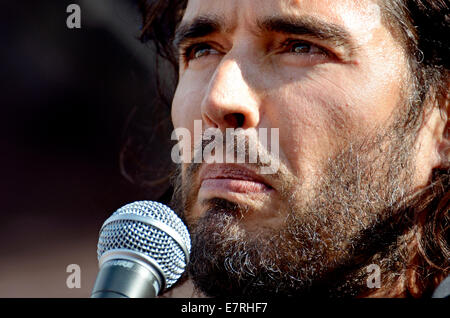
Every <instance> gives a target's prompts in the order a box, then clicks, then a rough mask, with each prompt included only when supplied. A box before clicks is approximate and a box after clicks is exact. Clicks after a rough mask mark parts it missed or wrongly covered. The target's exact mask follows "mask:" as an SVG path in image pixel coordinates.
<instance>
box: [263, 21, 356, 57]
mask: <svg viewBox="0 0 450 318" xmlns="http://www.w3.org/2000/svg"><path fill="white" fill-rule="evenodd" d="M257 26H258V29H259V30H260V31H261V32H275V33H282V34H293V35H303V36H307V37H311V38H315V39H318V40H321V41H326V42H330V43H332V44H333V45H334V46H336V47H343V48H344V50H345V51H346V52H347V53H351V52H353V51H354V50H355V49H356V45H355V42H354V40H353V37H352V36H351V34H350V33H349V32H348V31H347V30H346V29H345V28H344V27H342V26H339V25H336V24H333V23H328V22H325V21H323V20H321V19H319V18H316V17H313V16H309V15H305V16H271V17H267V18H264V19H262V20H259V21H258V22H257Z"/></svg>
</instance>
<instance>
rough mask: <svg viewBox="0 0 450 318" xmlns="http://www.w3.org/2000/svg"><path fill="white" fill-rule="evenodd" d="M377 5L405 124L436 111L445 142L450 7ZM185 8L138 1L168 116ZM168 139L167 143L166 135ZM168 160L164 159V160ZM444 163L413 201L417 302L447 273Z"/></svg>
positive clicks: (400, 0)
mask: <svg viewBox="0 0 450 318" xmlns="http://www.w3.org/2000/svg"><path fill="white" fill-rule="evenodd" d="M379 2H380V6H381V8H382V17H383V23H385V25H386V26H387V27H388V29H389V30H390V32H391V33H392V34H393V36H394V37H395V38H396V39H398V41H400V43H401V44H402V46H403V48H404V50H405V52H406V53H407V57H408V66H409V70H410V75H411V76H410V80H411V81H410V82H411V85H410V86H411V91H412V96H411V103H410V104H411V105H410V107H409V108H408V112H409V113H408V120H407V124H408V125H409V126H410V127H412V126H414V127H418V125H420V124H421V118H423V116H422V115H423V113H424V111H426V108H425V105H433V107H439V108H440V110H441V116H442V117H443V119H444V120H446V121H447V124H446V137H447V138H448V137H449V134H450V131H449V130H450V124H449V121H448V112H449V110H448V109H447V108H448V100H449V96H448V87H449V82H450V81H449V69H450V62H449V59H450V43H449V37H448V35H449V34H450V27H449V25H450V15H449V4H448V1H447V0H386V1H383V0H380V1H379ZM186 5H187V0H170V1H168V0H140V1H139V6H140V10H141V13H142V20H143V23H142V33H141V35H140V39H141V41H142V42H151V43H152V45H153V46H154V48H155V51H156V59H157V60H161V61H164V62H165V63H166V65H169V66H170V67H169V68H168V67H165V68H164V70H162V71H158V72H157V73H158V74H157V75H158V76H157V81H158V83H160V82H161V81H162V79H164V78H167V77H172V78H175V80H174V81H172V86H171V87H169V88H168V89H161V90H160V91H159V96H160V99H159V104H158V105H160V106H161V107H163V108H164V109H165V110H166V111H167V110H170V107H171V100H172V97H173V91H174V88H175V87H176V84H177V82H176V78H177V76H178V57H177V52H176V50H175V48H174V46H173V44H172V41H173V38H174V33H175V30H176V27H177V25H178V24H179V23H180V21H181V19H182V16H183V13H184V10H185V8H186ZM169 86H170V85H169ZM158 87H160V86H159V85H158ZM167 91H169V93H167ZM169 113H170V111H169ZM166 133H167V136H168V139H170V132H166ZM141 148H142V147H141ZM448 151H449V150H447V152H448ZM129 153H133V152H132V151H129ZM169 155H170V154H169V153H167V158H169ZM445 159H446V160H447V162H444V163H443V167H441V168H439V169H435V170H434V171H433V174H432V175H433V177H432V179H431V180H430V183H429V186H428V187H427V188H426V189H423V190H422V191H421V193H419V194H418V195H417V202H416V203H415V204H416V209H415V213H414V215H413V216H412V220H411V222H412V223H413V224H414V228H415V230H414V232H413V235H412V238H411V239H412V240H414V241H415V247H416V252H415V253H413V258H414V259H413V260H411V261H413V262H414V264H416V265H415V269H414V273H415V274H414V275H416V276H417V277H418V279H419V280H420V281H421V282H422V283H421V284H422V286H421V291H420V293H419V296H420V295H422V296H424V295H429V294H430V293H431V291H432V290H433V289H434V288H435V287H436V284H437V283H439V281H440V280H442V278H443V277H445V276H447V275H449V272H450V242H449V241H450V235H449V234H450V228H449V225H450V216H449V210H450V191H449V184H450V180H449V175H450V168H449V167H450V163H449V162H448V155H447V157H446V158H445ZM135 160H136V161H137V162H138V161H139V160H138V159H135ZM142 166H145V165H142ZM172 168H173V167H172ZM136 182H139V183H141V184H142V183H145V182H143V181H142V180H139V178H136ZM415 295H417V293H416V294H415Z"/></svg>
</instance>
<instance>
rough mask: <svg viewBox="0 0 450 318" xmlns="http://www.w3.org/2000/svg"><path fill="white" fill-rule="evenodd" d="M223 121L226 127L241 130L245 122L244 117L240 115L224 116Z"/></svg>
mask: <svg viewBox="0 0 450 318" xmlns="http://www.w3.org/2000/svg"><path fill="white" fill-rule="evenodd" d="M224 119H225V121H226V122H227V124H228V126H230V127H233V128H241V127H242V126H244V122H245V116H244V115H243V114H241V113H233V114H228V115H225V117H224Z"/></svg>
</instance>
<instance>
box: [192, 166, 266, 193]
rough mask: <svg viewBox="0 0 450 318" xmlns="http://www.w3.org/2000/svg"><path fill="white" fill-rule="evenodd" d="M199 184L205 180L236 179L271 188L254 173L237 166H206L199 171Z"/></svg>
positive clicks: (263, 179)
mask: <svg viewBox="0 0 450 318" xmlns="http://www.w3.org/2000/svg"><path fill="white" fill-rule="evenodd" d="M199 177H200V184H201V183H202V182H203V180H206V179H236V180H244V181H254V182H259V183H263V184H264V185H266V186H267V187H269V188H272V186H271V185H270V184H269V183H268V182H267V180H266V179H265V178H263V177H262V176H261V175H259V174H257V173H256V172H255V171H253V170H251V169H249V168H247V167H244V166H242V165H238V164H206V165H204V166H203V167H202V168H201V169H200V173H199Z"/></svg>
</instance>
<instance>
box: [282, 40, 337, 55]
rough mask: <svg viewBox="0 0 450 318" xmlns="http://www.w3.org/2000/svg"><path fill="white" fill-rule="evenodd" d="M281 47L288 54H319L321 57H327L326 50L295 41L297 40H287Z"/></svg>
mask: <svg viewBox="0 0 450 318" xmlns="http://www.w3.org/2000/svg"><path fill="white" fill-rule="evenodd" d="M283 47H284V48H285V49H286V50H287V51H288V52H289V53H294V54H300V55H303V54H320V55H323V56H328V55H329V54H328V52H327V50H325V49H323V48H321V47H319V46H318V45H315V44H312V43H309V42H306V41H302V40H297V39H288V40H286V41H285V42H284V43H283Z"/></svg>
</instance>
